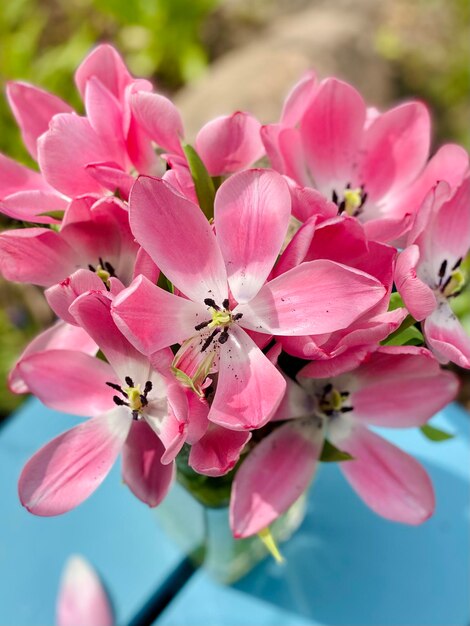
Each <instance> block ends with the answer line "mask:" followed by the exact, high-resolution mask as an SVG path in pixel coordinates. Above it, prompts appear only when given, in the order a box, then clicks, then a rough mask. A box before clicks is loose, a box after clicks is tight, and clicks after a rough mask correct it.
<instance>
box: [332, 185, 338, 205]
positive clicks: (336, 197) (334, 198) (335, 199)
mask: <svg viewBox="0 0 470 626" xmlns="http://www.w3.org/2000/svg"><path fill="white" fill-rule="evenodd" d="M331 200H332V201H333V202H334V203H335V204H336V206H338V200H339V198H338V194H337V193H336V191H335V190H334V189H333V193H332V194H331Z"/></svg>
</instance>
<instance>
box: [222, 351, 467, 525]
mask: <svg viewBox="0 0 470 626" xmlns="http://www.w3.org/2000/svg"><path fill="white" fill-rule="evenodd" d="M324 364H325V365H327V364H328V361H326V362H315V361H312V362H311V363H310V364H308V365H307V366H305V367H304V368H303V369H302V370H301V371H300V372H299V374H298V379H299V382H300V385H301V386H299V385H297V384H296V383H294V382H293V381H292V380H288V386H287V393H286V396H285V399H284V401H283V403H282V405H281V406H280V407H279V410H278V412H277V413H276V416H275V418H276V420H285V419H287V420H289V421H287V422H286V423H285V424H283V425H281V426H280V427H278V428H277V429H275V430H274V432H273V433H272V434H270V435H268V436H267V437H266V438H265V439H263V440H262V442H261V443H260V444H259V445H258V446H257V447H256V448H255V449H254V451H253V452H251V453H250V454H249V455H248V457H247V458H246V459H245V461H244V462H243V463H242V465H241V467H240V469H239V470H238V472H237V475H236V477H235V480H234V483H233V488H232V497H231V503H230V516H231V527H232V531H233V533H234V535H235V536H236V537H246V536H249V535H252V534H254V533H256V532H259V531H260V530H261V529H263V528H265V527H266V526H268V525H269V524H270V523H271V522H272V521H274V519H276V518H277V517H278V516H279V515H280V514H282V513H283V512H284V511H286V510H287V509H288V508H289V506H290V505H291V504H292V503H293V502H294V501H295V500H296V499H297V498H298V497H299V495H300V494H301V493H302V492H303V491H304V490H305V489H306V488H307V486H308V484H309V482H310V481H311V479H312V476H313V474H314V471H315V468H316V463H317V459H318V457H319V455H320V452H321V449H322V443H323V437H325V436H326V437H327V438H328V440H329V441H331V442H332V443H333V444H334V445H335V446H337V447H338V448H339V449H340V450H343V451H346V452H348V453H349V454H351V455H352V456H353V457H354V460H349V461H345V462H342V463H340V468H341V470H342V472H343V474H344V476H345V478H346V479H347V481H348V482H349V483H350V485H351V487H352V488H353V489H354V490H355V491H356V492H357V493H358V495H359V496H360V497H361V498H362V499H363V500H364V502H365V503H366V504H367V505H368V506H369V507H370V508H371V509H372V510H373V511H375V512H376V513H378V514H379V515H382V516H383V517H386V518H387V519H391V520H393V521H397V522H402V523H406V524H420V523H421V522H424V521H425V520H426V519H427V518H428V517H429V516H430V515H431V514H432V512H433V510H434V494H433V489H432V485H431V482H430V479H429V477H428V475H427V474H426V472H425V470H424V469H423V467H422V466H421V465H420V464H419V463H417V462H416V461H415V460H414V459H413V458H412V457H410V456H409V455H408V454H406V453H405V452H403V451H402V450H399V449H398V448H396V447H395V446H394V445H392V444H390V443H389V442H388V441H386V440H385V439H382V437H380V436H379V435H377V434H375V433H374V432H372V431H371V430H369V429H368V428H367V426H369V425H371V426H382V427H383V426H385V427H389V428H409V427H413V426H421V425H422V424H424V423H425V422H426V421H427V420H428V419H429V418H430V417H432V415H434V413H436V411H439V410H440V409H442V408H443V407H444V406H445V405H446V404H447V403H448V402H450V401H451V400H452V399H453V398H454V396H455V394H456V392H457V388H458V379H457V377H456V376H455V375H454V374H452V373H451V372H443V371H442V370H440V368H439V364H438V362H437V361H436V360H435V359H434V357H433V356H432V354H431V353H430V352H429V351H428V350H426V349H425V348H418V347H412V346H409V347H405V346H401V347H387V348H379V349H378V350H377V351H376V352H374V353H372V354H370V353H369V354H368V355H367V357H366V358H364V356H363V363H362V365H361V366H360V367H358V368H357V369H355V368H356V367H357V361H356V359H344V361H343V364H342V368H339V367H338V368H336V375H335V376H334V377H331V376H330V373H329V372H328V371H327V367H325V366H324ZM318 365H320V367H318ZM292 418H296V419H292Z"/></svg>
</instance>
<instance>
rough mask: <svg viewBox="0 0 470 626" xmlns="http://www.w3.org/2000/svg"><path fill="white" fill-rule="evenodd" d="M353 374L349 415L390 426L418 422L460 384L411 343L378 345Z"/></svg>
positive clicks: (449, 399)
mask: <svg viewBox="0 0 470 626" xmlns="http://www.w3.org/2000/svg"><path fill="white" fill-rule="evenodd" d="M409 348H411V350H410V349H409ZM307 367H308V366H307ZM353 375H354V377H355V379H356V381H357V386H358V388H357V389H354V390H353V391H352V393H351V396H350V403H351V406H352V407H353V408H354V412H353V413H352V414H351V415H352V416H353V417H354V419H358V420H360V421H363V422H365V423H369V424H376V425H378V426H386V427H389V428H407V427H411V426H421V425H422V424H424V423H425V422H427V421H428V420H429V419H430V418H431V417H432V416H433V415H434V414H435V413H437V412H438V411H440V410H441V409H443V408H444V407H445V406H446V405H447V404H449V402H452V400H454V399H455V396H456V394H457V391H458V387H459V382H458V378H457V377H456V376H455V374H453V373H452V372H446V371H443V370H442V369H441V368H440V367H439V363H438V362H437V361H436V359H435V358H434V357H433V356H432V354H431V353H430V352H429V351H428V350H426V349H424V348H420V347H414V346H408V347H402V346H390V347H387V348H379V349H378V350H377V351H376V352H374V353H373V354H372V355H370V357H369V359H368V360H367V361H366V362H365V363H364V365H362V366H361V367H359V368H358V369H357V370H356V371H355V372H354V374H353Z"/></svg>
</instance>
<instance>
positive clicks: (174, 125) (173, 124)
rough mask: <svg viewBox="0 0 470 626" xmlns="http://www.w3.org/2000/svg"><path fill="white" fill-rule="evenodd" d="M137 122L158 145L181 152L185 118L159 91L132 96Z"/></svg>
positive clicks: (141, 92) (142, 92)
mask: <svg viewBox="0 0 470 626" xmlns="http://www.w3.org/2000/svg"><path fill="white" fill-rule="evenodd" d="M131 104H132V111H133V113H134V115H135V118H136V120H137V123H138V124H139V126H141V127H142V128H143V129H144V130H145V132H146V133H147V135H148V136H149V137H150V139H152V141H154V142H155V143H156V144H157V145H158V146H161V147H162V148H165V150H169V151H171V152H176V153H177V154H181V151H182V150H181V138H182V137H183V134H184V130H183V120H182V119H181V115H180V112H179V111H178V109H177V108H176V107H175V105H174V104H173V102H172V101H171V100H169V99H168V98H165V96H162V95H160V94H157V93H149V92H145V91H139V92H138V93H134V94H132V96H131Z"/></svg>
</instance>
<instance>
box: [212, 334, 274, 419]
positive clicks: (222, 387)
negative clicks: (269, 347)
mask: <svg viewBox="0 0 470 626" xmlns="http://www.w3.org/2000/svg"><path fill="white" fill-rule="evenodd" d="M285 388H286V383H285V380H284V378H283V377H282V375H281V374H280V372H279V371H278V370H277V369H276V368H275V367H274V365H273V364H272V363H270V362H269V360H268V359H267V358H266V356H265V355H264V354H263V353H262V352H261V350H260V349H259V348H258V347H257V346H256V344H255V343H254V342H253V341H252V340H251V339H250V337H248V335H247V334H246V333H245V332H244V331H243V330H242V329H241V328H239V327H237V326H236V325H233V326H232V327H231V328H230V331H229V334H228V340H227V342H226V343H225V344H223V345H222V346H221V350H220V363H219V376H218V382H217V390H216V394H215V397H214V401H213V403H212V406H211V409H210V412H209V419H210V420H211V421H213V422H215V423H216V424H219V425H220V426H225V427H226V428H231V429H234V430H250V429H252V428H260V427H261V426H263V425H264V424H266V422H267V421H268V420H269V418H270V417H271V416H272V415H273V413H274V411H275V410H276V409H277V407H278V406H279V403H280V401H281V399H282V396H283V394H284V391H285Z"/></svg>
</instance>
